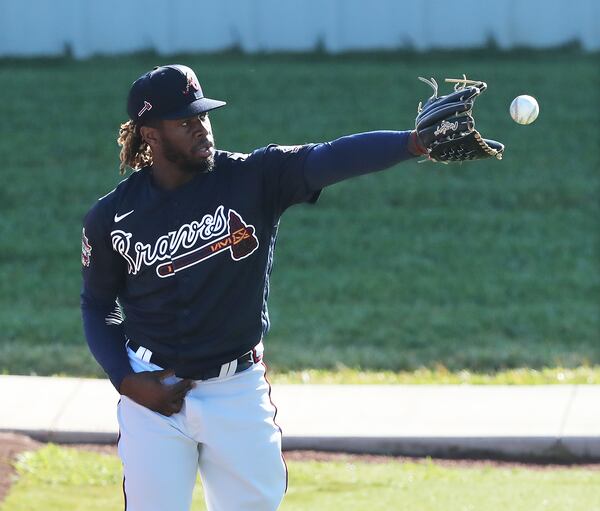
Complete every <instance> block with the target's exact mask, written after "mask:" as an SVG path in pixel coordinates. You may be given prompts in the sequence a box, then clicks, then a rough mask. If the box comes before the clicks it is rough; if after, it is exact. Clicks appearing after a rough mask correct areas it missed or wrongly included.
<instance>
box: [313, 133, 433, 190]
mask: <svg viewBox="0 0 600 511" xmlns="http://www.w3.org/2000/svg"><path fill="white" fill-rule="evenodd" d="M425 152H426V151H425V150H424V148H423V147H422V146H420V144H419V141H418V139H417V137H416V133H415V132H414V131H371V132H367V133H359V134H356V135H348V136H345V137H341V138H338V139H337V140H334V141H332V142H326V143H322V144H317V145H316V146H315V147H314V149H313V150H312V151H311V152H310V154H309V155H308V156H307V158H306V163H305V166H304V176H305V179H306V182H307V184H308V185H309V187H310V188H311V189H313V190H320V189H321V188H324V187H325V186H329V185H332V184H334V183H338V182H340V181H343V180H344V179H349V178H351V177H354V176H360V175H362V174H368V173H370V172H376V171H378V170H383V169H386V168H388V167H391V166H393V165H396V164H397V163H400V162H401V161H404V160H408V159H409V158H413V157H415V156H419V155H421V154H424V153H425Z"/></svg>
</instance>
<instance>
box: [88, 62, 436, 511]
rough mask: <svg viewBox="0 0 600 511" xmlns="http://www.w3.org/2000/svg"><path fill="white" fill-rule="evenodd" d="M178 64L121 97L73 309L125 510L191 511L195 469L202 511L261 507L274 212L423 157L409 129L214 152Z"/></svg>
mask: <svg viewBox="0 0 600 511" xmlns="http://www.w3.org/2000/svg"><path fill="white" fill-rule="evenodd" d="M224 105H225V102H223V101H218V100H215V99H209V98H207V97H205V96H204V94H203V92H202V89H201V87H200V84H199V83H198V80H197V78H196V75H195V74H194V72H193V71H192V70H191V69H190V68H188V67H186V66H183V65H167V66H162V67H156V68H154V69H153V70H151V71H149V72H148V73H145V74H144V75H142V76H141V77H140V78H138V79H137V80H136V81H135V82H134V83H133V85H132V87H131V89H130V91H129V96H128V102H127V112H128V114H129V120H128V121H127V122H126V123H124V124H122V125H121V128H120V131H119V137H118V143H119V145H120V146H121V154H120V159H121V172H122V173H124V172H125V169H126V167H130V168H131V169H133V170H134V172H133V173H132V174H131V175H130V176H129V177H128V178H126V179H124V180H123V181H122V182H121V183H120V184H119V185H118V186H117V187H116V188H115V189H114V190H112V191H111V192H110V193H109V194H107V195H105V196H104V197H102V198H101V199H99V200H98V201H97V202H96V204H95V205H94V206H93V207H92V208H91V210H90V211H89V212H88V213H87V215H86V217H85V220H84V228H83V236H82V264H83V288H82V293H81V308H82V316H83V326H84V331H85V335H86V338H87V341H88V344H89V347H90V350H91V352H92V353H93V355H94V357H95V358H96V360H97V361H98V362H99V363H100V365H101V366H102V368H103V369H104V371H105V372H106V373H107V375H108V376H109V378H110V380H111V382H112V383H113V385H114V386H115V388H116V389H117V391H118V392H119V393H120V395H121V399H120V401H119V404H118V420H119V426H120V436H119V443H118V450H119V456H120V457H121V460H122V462H123V471H124V481H123V491H124V495H125V508H126V509H127V510H128V511H184V510H188V509H189V508H190V504H191V499H192V490H193V487H194V483H195V480H196V474H197V472H198V471H199V473H200V477H201V479H202V483H203V486H204V490H205V495H206V503H207V507H208V509H209V510H210V511H269V510H275V509H277V508H278V506H279V504H280V502H281V500H282V498H283V495H284V493H285V490H286V488H287V471H286V467H285V462H284V460H283V457H282V454H281V431H280V429H279V427H278V426H277V425H276V423H275V415H276V408H275V406H274V405H273V404H272V402H271V400H270V386H269V384H268V382H267V381H266V379H265V366H264V364H263V363H262V356H263V337H264V336H265V335H266V334H267V332H268V330H269V314H268V311H267V298H268V295H269V276H270V274H271V269H272V266H273V250H274V246H275V239H276V237H277V228H278V224H279V219H280V217H281V215H282V213H283V212H284V211H285V210H286V209H287V208H289V207H290V206H292V205H294V204H298V203H303V202H304V203H314V202H316V201H317V199H318V197H319V194H320V192H321V190H322V189H323V188H324V187H326V186H329V185H331V184H333V183H336V182H339V181H341V180H343V179H347V178H350V177H352V176H356V175H359V174H364V173H367V172H374V171H377V170H381V169H384V168H387V167H390V166H392V165H394V164H397V163H399V162H401V161H403V160H406V159H409V158H413V157H414V156H417V155H420V154H426V153H427V151H428V149H426V148H425V147H423V146H422V144H421V143H420V140H419V137H418V136H417V134H416V132H415V131H378V132H370V133H362V134H356V135H351V136H345V137H342V138H339V139H337V140H334V141H332V142H327V143H318V144H305V145H298V146H279V145H268V146H266V147H262V148H260V149H257V150H255V151H253V152H252V153H251V154H240V153H233V152H228V151H222V150H217V149H216V147H215V139H214V136H213V131H212V126H211V122H210V119H209V117H208V112H209V111H212V110H214V109H216V108H220V107H222V106H224Z"/></svg>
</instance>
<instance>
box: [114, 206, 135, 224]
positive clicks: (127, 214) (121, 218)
mask: <svg viewBox="0 0 600 511" xmlns="http://www.w3.org/2000/svg"><path fill="white" fill-rule="evenodd" d="M134 211H135V210H134V209H132V210H131V211H129V212H128V213H123V214H122V215H117V214H116V213H115V224H116V223H117V222H120V221H121V220H123V218H125V217H126V216H129V215H131V213H133V212H134Z"/></svg>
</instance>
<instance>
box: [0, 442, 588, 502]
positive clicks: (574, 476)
mask: <svg viewBox="0 0 600 511" xmlns="http://www.w3.org/2000/svg"><path fill="white" fill-rule="evenodd" d="M17 468H18V472H19V476H20V479H19V481H18V482H17V483H16V485H15V486H14V487H13V488H12V490H11V492H10V494H9V496H8V498H7V500H6V501H5V503H4V506H3V507H2V508H1V509H2V511H63V510H65V509H69V510H72V511H96V510H97V511H100V510H102V511H109V510H113V509H114V510H115V511H116V510H118V509H122V494H121V468H120V462H119V460H118V458H117V457H116V456H107V455H100V454H94V453H89V452H82V451H77V450H73V449H68V448H61V447H57V446H54V445H48V446H46V447H44V448H42V449H41V450H39V451H37V452H35V453H27V454H25V455H24V456H22V457H21V459H20V461H19V462H18V465H17ZM289 470H290V488H289V490H288V494H287V496H286V498H285V500H284V504H283V505H282V507H281V509H282V511H308V510H310V511H314V510H333V511H336V510H344V511H346V510H347V511H359V510H365V509H369V510H370V511H377V510H382V511H384V510H385V511H389V510H391V509H393V510H400V509H410V510H414V511H434V510H435V511H439V510H444V511H465V510H474V511H505V510H506V509H510V510H511V511H564V510H566V509H568V510H569V511H590V510H593V509H600V471H590V470H585V469H575V468H571V469H558V470H531V469H526V468H491V467H490V468H488V467H486V468H447V467H443V466H440V465H438V464H436V463H433V462H423V463H401V462H395V461H389V462H387V463H369V464H368V463H362V462H355V461H350V460H349V461H348V462H344V461H337V462H291V463H289ZM192 509H193V510H194V511H200V510H204V509H205V507H204V503H203V498H202V492H201V488H200V487H199V486H198V487H197V491H196V493H195V496H194V505H193V507H192Z"/></svg>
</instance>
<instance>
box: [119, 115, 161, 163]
mask: <svg viewBox="0 0 600 511" xmlns="http://www.w3.org/2000/svg"><path fill="white" fill-rule="evenodd" d="M117 144H119V146H121V154H120V155H119V158H120V159H121V164H120V165H119V172H120V173H121V174H125V172H126V170H127V167H130V168H132V169H133V170H140V169H141V168H143V167H146V166H148V165H152V149H150V146H149V145H148V144H147V142H146V141H145V140H144V139H143V138H142V135H141V133H140V126H138V125H137V124H135V123H134V122H133V121H127V122H126V123H123V124H121V127H120V128H119V136H118V137H117Z"/></svg>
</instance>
